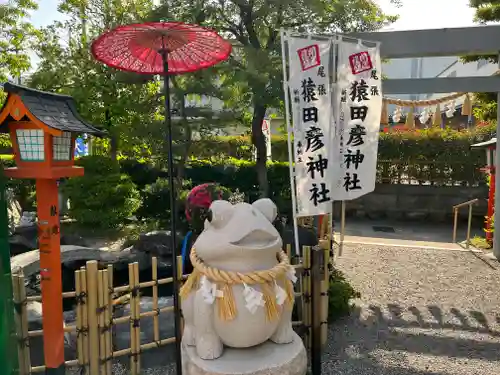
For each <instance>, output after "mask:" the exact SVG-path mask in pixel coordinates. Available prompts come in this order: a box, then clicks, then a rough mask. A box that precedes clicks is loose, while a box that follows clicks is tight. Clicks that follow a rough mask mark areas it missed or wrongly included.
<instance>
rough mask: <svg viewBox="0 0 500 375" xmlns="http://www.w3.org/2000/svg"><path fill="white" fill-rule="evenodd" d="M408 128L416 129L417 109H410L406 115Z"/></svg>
mask: <svg viewBox="0 0 500 375" xmlns="http://www.w3.org/2000/svg"><path fill="white" fill-rule="evenodd" d="M406 126H407V127H409V128H414V127H415V108H413V107H410V110H409V111H408V113H407V114H406Z"/></svg>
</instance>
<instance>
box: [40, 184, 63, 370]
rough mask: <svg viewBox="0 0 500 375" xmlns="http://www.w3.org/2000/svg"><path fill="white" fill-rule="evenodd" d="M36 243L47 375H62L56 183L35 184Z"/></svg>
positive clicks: (59, 251)
mask: <svg viewBox="0 0 500 375" xmlns="http://www.w3.org/2000/svg"><path fill="white" fill-rule="evenodd" d="M36 201H37V213H38V243H39V247H40V277H41V288H42V306H43V310H44V313H43V317H42V323H43V346H44V356H45V366H46V374H47V375H64V373H65V368H64V324H63V322H64V320H63V302H62V298H61V295H62V290H63V289H62V275H61V243H60V231H59V199H58V188H57V180H54V179H37V180H36Z"/></svg>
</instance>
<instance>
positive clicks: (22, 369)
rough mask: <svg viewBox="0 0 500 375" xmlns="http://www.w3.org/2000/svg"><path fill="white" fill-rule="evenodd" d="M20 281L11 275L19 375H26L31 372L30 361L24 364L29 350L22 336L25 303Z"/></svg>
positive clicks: (17, 274)
mask: <svg viewBox="0 0 500 375" xmlns="http://www.w3.org/2000/svg"><path fill="white" fill-rule="evenodd" d="M20 281H21V277H20V276H19V273H17V272H16V273H15V274H14V275H12V289H13V292H14V305H15V306H16V309H15V314H14V321H15V324H16V336H17V356H18V361H19V375H28V374H29V373H30V372H31V361H30V360H29V359H28V362H26V354H25V352H26V351H28V358H29V349H28V347H27V346H26V341H25V340H26V338H25V337H24V335H23V313H22V305H23V304H24V303H26V302H25V301H23V299H22V298H21V291H20V289H19V284H20Z"/></svg>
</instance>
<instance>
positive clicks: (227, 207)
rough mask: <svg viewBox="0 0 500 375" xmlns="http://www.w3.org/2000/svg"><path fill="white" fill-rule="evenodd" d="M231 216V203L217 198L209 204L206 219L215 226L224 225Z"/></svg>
mask: <svg viewBox="0 0 500 375" xmlns="http://www.w3.org/2000/svg"><path fill="white" fill-rule="evenodd" d="M231 216H233V205H232V204H231V203H229V202H228V201H223V200H217V201H214V202H213V203H212V204H211V205H210V209H209V210H208V212H207V221H208V222H209V223H210V224H211V225H213V226H214V227H216V228H221V227H223V226H224V225H226V224H227V223H228V222H229V220H230V219H231Z"/></svg>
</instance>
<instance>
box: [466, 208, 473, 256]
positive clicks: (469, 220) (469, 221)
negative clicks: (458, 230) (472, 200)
mask: <svg viewBox="0 0 500 375" xmlns="http://www.w3.org/2000/svg"><path fill="white" fill-rule="evenodd" d="M471 225H472V204H469V218H468V220H467V244H466V246H465V248H466V249H469V246H470V227H471Z"/></svg>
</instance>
